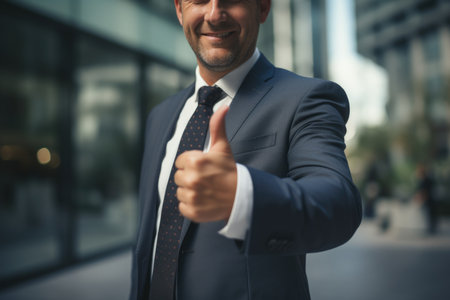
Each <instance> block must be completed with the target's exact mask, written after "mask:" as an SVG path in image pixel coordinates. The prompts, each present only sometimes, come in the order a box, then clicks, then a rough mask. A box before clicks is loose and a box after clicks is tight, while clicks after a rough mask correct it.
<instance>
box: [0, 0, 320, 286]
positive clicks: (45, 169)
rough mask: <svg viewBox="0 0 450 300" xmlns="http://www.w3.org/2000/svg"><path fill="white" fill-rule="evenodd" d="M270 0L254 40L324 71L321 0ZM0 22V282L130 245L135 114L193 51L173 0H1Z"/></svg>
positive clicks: (137, 133) (138, 148) (304, 70)
mask: <svg viewBox="0 0 450 300" xmlns="http://www.w3.org/2000/svg"><path fill="white" fill-rule="evenodd" d="M272 4H273V10H272V13H271V15H270V17H269V20H268V21H267V24H265V25H264V26H263V28H262V30H261V36H260V40H259V45H258V46H259V48H260V50H261V51H262V52H263V53H264V54H265V55H266V56H267V57H268V58H269V59H271V60H273V61H275V63H276V64H278V65H280V66H283V67H286V68H288V69H291V70H294V71H296V72H298V73H301V74H304V75H308V76H316V77H325V78H326V77H327V76H328V71H327V70H328V66H327V48H326V47H327V38H326V14H325V1H316V0H301V1H295V0H277V1H273V2H272ZM0 33H1V35H0V36H1V44H2V45H1V47H0V266H1V267H0V288H5V287H9V286H11V285H12V284H15V283H19V282H22V281H24V280H26V279H28V278H32V277H37V276H41V275H43V274H45V273H48V272H51V271H54V270H57V269H61V268H63V267H67V266H73V265H75V264H78V263H81V262H85V261H87V260H91V259H96V258H100V257H104V256H105V255H108V254H111V253H116V252H118V251H122V250H128V249H129V247H130V246H131V244H132V242H133V239H134V234H135V230H136V224H137V186H138V181H139V167H140V160H141V152H142V145H143V135H144V124H145V118H146V115H147V113H148V111H149V110H150V109H151V108H152V107H153V106H154V105H156V104H157V103H159V102H160V101H162V100H163V99H164V98H165V97H167V96H168V95H171V94H173V93H175V92H176V91H178V90H180V89H181V88H183V87H185V86H187V85H188V84H189V83H190V82H192V80H193V78H194V72H193V71H194V67H195V58H194V56H193V54H192V51H191V50H190V48H189V46H188V44H187V43H186V41H185V38H184V34H183V32H182V29H181V27H180V26H179V24H178V20H177V19H176V16H175V12H174V9H173V2H172V1H161V0H135V1H132V0H129V1H125V0H95V1H92V0H11V1H1V2H0ZM158 142H159V141H155V143H158Z"/></svg>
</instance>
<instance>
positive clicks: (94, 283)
mask: <svg viewBox="0 0 450 300" xmlns="http://www.w3.org/2000/svg"><path fill="white" fill-rule="evenodd" d="M130 271H131V252H130V251H127V252H125V253H121V254H118V255H114V256H110V257H108V258H105V259H101V260H98V261H95V262H93V263H89V264H86V265H81V266H76V267H73V268H69V269H67V270H63V271H61V272H57V273H54V274H51V275H49V276H44V277H43V278H39V279H36V280H33V281H30V282H27V283H24V284H23V285H19V286H15V287H14V288H12V289H10V290H6V291H3V292H0V300H124V299H127V298H128V292H129V287H130Z"/></svg>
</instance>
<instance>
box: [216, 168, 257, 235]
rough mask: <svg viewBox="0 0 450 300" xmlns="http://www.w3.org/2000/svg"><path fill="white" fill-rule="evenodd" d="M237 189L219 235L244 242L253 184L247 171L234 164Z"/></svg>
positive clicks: (248, 220)
mask: <svg viewBox="0 0 450 300" xmlns="http://www.w3.org/2000/svg"><path fill="white" fill-rule="evenodd" d="M236 168H237V187H236V195H235V198H234V204H233V208H232V210H231V215H230V218H229V219H228V223H227V225H226V226H225V227H224V228H222V229H221V230H220V231H219V233H220V234H221V235H223V236H225V237H227V238H230V239H239V240H244V239H245V235H246V233H247V230H248V229H249V228H250V222H251V217H252V210H253V182H252V178H251V176H250V172H249V171H248V169H247V168H246V167H245V166H243V165H241V164H236Z"/></svg>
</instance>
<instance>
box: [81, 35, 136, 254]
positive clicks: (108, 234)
mask: <svg viewBox="0 0 450 300" xmlns="http://www.w3.org/2000/svg"><path fill="white" fill-rule="evenodd" d="M78 52H79V56H80V62H81V63H80V66H79V69H78V70H77V76H76V78H77V85H78V88H79V90H78V97H77V101H76V103H77V104H76V111H75V124H74V126H75V128H74V145H75V164H74V165H75V176H76V203H77V208H78V219H77V229H78V235H77V253H78V254H79V255H80V256H85V255H87V254H92V253H93V252H98V251H100V250H104V249H107V248H111V247H114V246H118V245H123V244H124V243H125V242H130V241H131V240H132V237H133V235H134V231H135V222H136V217H135V207H136V205H135V204H136V186H137V183H136V180H137V165H138V162H139V157H138V151H137V145H138V136H139V128H138V127H139V112H138V103H137V77H138V69H137V65H136V63H135V60H134V58H133V56H131V55H129V54H128V53H126V52H121V51H119V50H115V49H114V50H111V48H110V47H108V46H106V45H103V44H101V43H100V42H98V41H94V40H90V39H82V40H81V43H80V46H79V49H78Z"/></svg>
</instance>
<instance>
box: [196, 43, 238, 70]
mask: <svg viewBox="0 0 450 300" xmlns="http://www.w3.org/2000/svg"><path fill="white" fill-rule="evenodd" d="M196 56H197V59H198V60H199V62H200V63H201V64H202V65H203V66H204V67H205V68H207V69H208V70H211V71H214V72H224V71H227V70H229V69H230V68H232V66H233V64H234V62H235V60H236V56H237V54H236V53H234V52H233V51H229V53H227V54H225V55H223V56H221V57H209V55H208V53H207V51H205V50H204V49H202V47H200V48H199V49H198V51H196Z"/></svg>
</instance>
